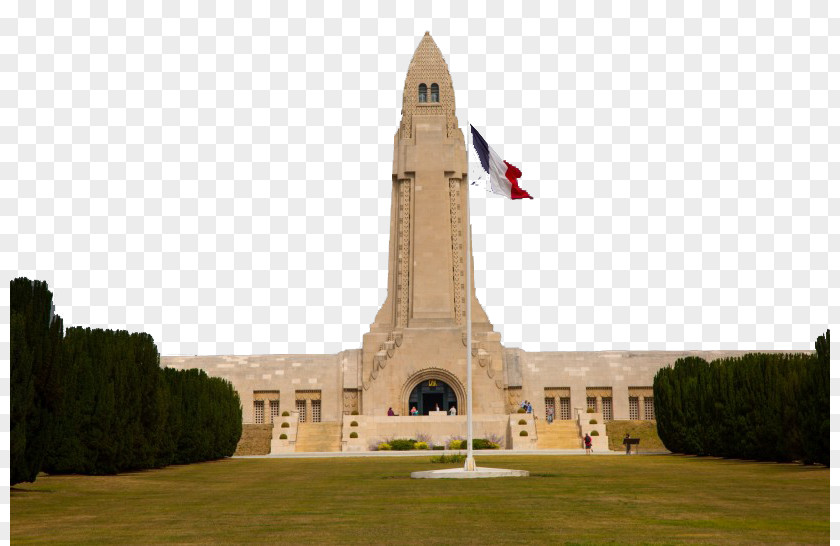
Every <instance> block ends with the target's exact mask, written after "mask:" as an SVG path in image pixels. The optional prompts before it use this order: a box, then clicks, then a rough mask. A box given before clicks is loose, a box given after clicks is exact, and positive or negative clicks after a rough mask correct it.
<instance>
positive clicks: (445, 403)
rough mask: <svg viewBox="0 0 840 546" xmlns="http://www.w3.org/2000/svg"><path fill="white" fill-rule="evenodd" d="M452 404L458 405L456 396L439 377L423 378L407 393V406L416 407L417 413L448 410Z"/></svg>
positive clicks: (426, 413) (423, 413) (425, 413)
mask: <svg viewBox="0 0 840 546" xmlns="http://www.w3.org/2000/svg"><path fill="white" fill-rule="evenodd" d="M452 406H455V407H457V406H458V397H457V396H456V395H455V391H454V390H453V389H452V387H450V386H449V384H448V383H446V382H444V381H443V380H441V379H424V380H423V381H421V382H420V383H418V384H417V385H416V386H415V387H414V388H413V389H412V390H411V394H409V395H408V407H409V408H417V412H418V414H419V415H428V414H429V412H430V411H435V410H441V411H449V408H451V407H452Z"/></svg>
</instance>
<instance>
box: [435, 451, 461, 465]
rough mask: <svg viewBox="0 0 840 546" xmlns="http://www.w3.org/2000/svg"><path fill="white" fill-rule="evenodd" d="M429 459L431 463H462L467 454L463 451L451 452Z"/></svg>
mask: <svg viewBox="0 0 840 546" xmlns="http://www.w3.org/2000/svg"><path fill="white" fill-rule="evenodd" d="M430 460H431V462H433V463H443V464H451V463H463V462H464V461H466V460H467V456H466V455H464V454H463V453H453V454H452V455H438V456H437V457H432V458H431V459H430Z"/></svg>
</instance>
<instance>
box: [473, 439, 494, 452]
mask: <svg viewBox="0 0 840 546" xmlns="http://www.w3.org/2000/svg"><path fill="white" fill-rule="evenodd" d="M473 449H499V446H498V444H494V443H493V442H491V441H490V440H488V439H487V438H473Z"/></svg>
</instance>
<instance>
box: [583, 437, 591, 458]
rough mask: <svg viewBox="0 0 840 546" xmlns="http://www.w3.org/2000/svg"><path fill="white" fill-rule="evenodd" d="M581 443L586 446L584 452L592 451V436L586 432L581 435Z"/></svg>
mask: <svg viewBox="0 0 840 546" xmlns="http://www.w3.org/2000/svg"><path fill="white" fill-rule="evenodd" d="M583 445H584V447H585V448H586V454H587V455H589V454H590V453H592V438H591V437H590V436H589V434H587V435H586V436H584V437H583Z"/></svg>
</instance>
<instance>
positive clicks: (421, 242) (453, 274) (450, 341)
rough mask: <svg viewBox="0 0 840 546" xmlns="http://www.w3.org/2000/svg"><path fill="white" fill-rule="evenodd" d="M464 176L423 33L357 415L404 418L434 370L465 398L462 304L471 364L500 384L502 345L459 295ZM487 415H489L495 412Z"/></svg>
mask: <svg viewBox="0 0 840 546" xmlns="http://www.w3.org/2000/svg"><path fill="white" fill-rule="evenodd" d="M467 172H468V169H467V158H466V147H465V141H464V134H463V132H462V131H461V128H460V127H459V126H458V119H457V118H456V117H455V93H454V90H453V88H452V78H451V77H450V75H449V69H448V67H447V65H446V61H445V60H444V58H443V55H442V54H441V52H440V50H439V49H438V47H437V45H436V44H435V42H434V40H432V37H431V36H430V35H429V33H428V32H427V33H426V34H425V36H423V38H422V39H421V40H420V44H419V45H418V46H417V50H416V51H415V52H414V56H413V57H412V59H411V63H410V64H409V67H408V74H407V75H406V79H405V87H404V90H403V100H402V119H401V120H400V126H399V129H398V130H397V133H396V134H395V135H394V162H393V170H392V174H391V178H392V186H391V233H390V247H389V260H388V295H387V297H386V299H385V302H384V303H383V305H382V308H381V309H380V310H379V312H378V313H377V315H376V319H375V320H374V323H373V324H372V325H371V330H370V332H369V333H368V334H366V335H365V336H364V341H363V347H362V367H361V373H362V377H361V381H362V385H363V387H364V391H363V393H362V399H363V407H364V410H363V411H364V413H371V412H380V411H381V412H384V411H387V409H388V407H393V408H394V409H395V410H397V411H398V412H401V411H407V408H406V407H404V406H406V404H407V401H406V400H407V399H406V392H405V390H406V389H409V390H410V389H411V385H408V383H410V382H411V381H413V379H412V378H420V377H425V376H426V375H428V376H429V378H433V377H432V376H434V374H435V370H439V373H438V375H439V376H440V377H435V378H433V379H439V380H440V381H443V382H445V383H447V384H448V383H449V382H452V383H458V384H459V385H451V386H452V388H453V390H454V391H456V392H458V391H459V389H460V391H463V385H462V384H461V383H463V382H464V381H463V380H464V378H465V377H466V352H465V351H466V349H465V344H466V328H465V327H466V324H465V320H466V305H467V302H468V301H469V304H470V305H472V309H471V315H472V323H473V325H472V331H473V338H474V339H475V340H476V341H477V343H476V347H477V349H476V352H477V356H483V360H480V359H478V358H477V359H474V361H475V362H478V365H479V366H483V367H487V366H492V368H488V370H492V371H490V373H489V378H490V379H494V381H495V380H496V379H499V380H501V376H502V375H503V374H502V373H501V369H502V368H501V365H502V363H501V360H502V353H501V344H500V336H499V334H498V333H496V332H493V327H492V325H491V324H490V322H489V320H488V318H487V314H486V313H485V312H484V309H482V307H481V305H480V304H479V302H478V300H477V299H476V297H475V289H474V287H473V290H472V293H471V294H469V295H468V294H466V283H465V278H466V277H465V275H466V270H465V264H466V259H465V258H466V256H465V248H466V246H465V245H466V238H467V237H468V236H469V233H468V226H469V218H467V217H466V210H467V208H466V200H467V197H468V195H467V193H468V187H469V180H468V176H467ZM470 262H472V260H470ZM459 349H460V350H459ZM491 353H493V354H491ZM493 356H495V357H496V358H493ZM479 360H480V362H479ZM493 360H495V362H492V361H493ZM423 370H427V372H428V373H426V374H425V375H424V374H423V373H421V372H422V371H423ZM495 371H499V372H500V373H499V374H498V377H497V374H496V373H495ZM407 382H408V383H407ZM496 382H497V381H496ZM501 388H502V386H501V384H499V385H498V386H497V387H495V388H494V390H496V389H499V390H500V389H501ZM495 394H496V393H494V397H495ZM459 401H461V398H460V395H459ZM462 403H465V401H462ZM499 404H501V394H499ZM491 405H492V406H493V407H494V409H496V408H495V406H496V405H497V404H496V403H492V404H491ZM487 409H488V410H490V408H489V407H488V408H487Z"/></svg>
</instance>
